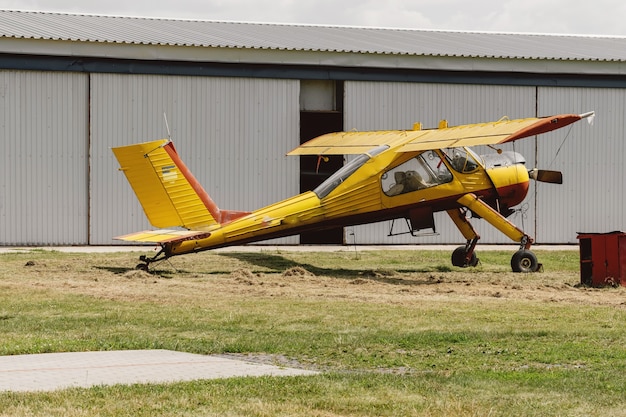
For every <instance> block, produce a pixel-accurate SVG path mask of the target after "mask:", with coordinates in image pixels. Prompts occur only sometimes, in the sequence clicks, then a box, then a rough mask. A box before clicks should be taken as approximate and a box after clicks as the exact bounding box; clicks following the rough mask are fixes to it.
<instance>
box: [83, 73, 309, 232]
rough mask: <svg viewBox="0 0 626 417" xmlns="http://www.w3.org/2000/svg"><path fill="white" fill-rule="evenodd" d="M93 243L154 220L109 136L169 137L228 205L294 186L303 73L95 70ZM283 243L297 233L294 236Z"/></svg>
mask: <svg viewBox="0 0 626 417" xmlns="http://www.w3.org/2000/svg"><path fill="white" fill-rule="evenodd" d="M91 85H92V88H91V95H92V116H91V122H92V143H91V151H92V155H93V158H92V167H91V175H92V180H91V185H92V192H91V202H92V211H91V238H92V240H91V243H92V244H108V243H118V242H116V241H113V240H111V238H112V237H113V236H116V235H120V234H125V233H129V232H133V231H137V230H143V229H149V228H151V227H150V225H149V224H148V223H147V221H146V220H145V218H144V214H143V211H142V209H141V206H140V205H139V203H138V202H137V199H136V198H135V196H134V194H133V193H132V191H131V189H130V187H129V185H128V184H127V183H126V179H125V178H124V176H123V175H122V173H121V172H118V170H117V168H118V166H117V162H116V161H115V159H114V157H113V154H112V153H111V151H110V148H111V147H112V146H118V145H123V144H129V143H138V142H144V141H148V140H153V139H158V138H163V137H167V130H166V127H165V123H164V119H163V114H164V113H166V114H167V120H168V122H169V127H170V130H171V134H172V139H173V141H174V144H175V146H176V148H177V150H178V152H179V154H180V155H181V157H182V159H183V161H185V163H186V164H187V165H188V167H189V168H190V170H191V171H192V172H193V173H194V175H195V176H196V177H197V179H198V180H199V181H200V183H201V184H202V185H203V187H204V188H205V189H206V190H207V192H208V193H209V194H210V195H211V197H212V198H213V199H214V200H215V202H216V203H217V204H218V205H219V206H220V208H223V209H231V210H254V209H257V208H260V207H263V206H265V205H268V204H270V203H273V202H276V201H279V200H281V199H284V198H287V197H290V196H292V195H295V194H297V193H298V190H299V176H298V169H299V160H298V158H288V157H286V156H285V153H286V152H287V151H289V150H291V149H293V148H295V147H296V146H297V145H298V143H299V82H298V81H284V80H271V79H246V78H206V77H176V76H144V75H115V74H93V75H92V84H91ZM280 242H281V243H298V239H297V237H292V238H286V239H282V240H281V241H280Z"/></svg>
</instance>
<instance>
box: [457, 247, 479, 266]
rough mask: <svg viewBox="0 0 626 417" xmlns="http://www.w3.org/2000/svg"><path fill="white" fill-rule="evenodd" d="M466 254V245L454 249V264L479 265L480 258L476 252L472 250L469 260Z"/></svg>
mask: <svg viewBox="0 0 626 417" xmlns="http://www.w3.org/2000/svg"><path fill="white" fill-rule="evenodd" d="M466 256H467V250H466V249H465V246H459V247H458V248H456V249H455V250H454V252H452V265H453V266H458V267H461V268H465V267H468V266H476V265H478V258H477V257H476V253H475V252H472V256H471V257H470V260H469V262H465V257H466Z"/></svg>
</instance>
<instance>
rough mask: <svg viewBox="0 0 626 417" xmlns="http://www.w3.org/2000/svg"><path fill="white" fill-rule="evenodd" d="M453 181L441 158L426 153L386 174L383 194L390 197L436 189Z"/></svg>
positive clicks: (428, 152) (435, 154)
mask: <svg viewBox="0 0 626 417" xmlns="http://www.w3.org/2000/svg"><path fill="white" fill-rule="evenodd" d="M450 181H452V173H450V170H448V167H447V166H446V164H445V163H443V160H442V159H441V156H439V154H438V153H437V152H435V151H426V152H423V153H421V154H419V155H417V156H416V157H415V158H411V159H409V160H408V161H406V162H404V163H403V164H400V165H398V166H397V167H395V168H392V169H390V170H389V171H387V172H385V173H384V174H383V175H382V177H381V186H382V188H383V192H384V193H385V194H386V195H388V196H390V197H391V196H395V195H400V194H405V193H408V192H411V191H416V190H421V189H424V188H430V187H434V186H437V185H440V184H445V183H447V182H450Z"/></svg>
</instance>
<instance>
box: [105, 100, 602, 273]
mask: <svg viewBox="0 0 626 417" xmlns="http://www.w3.org/2000/svg"><path fill="white" fill-rule="evenodd" d="M593 116H594V112H588V113H584V114H580V115H577V114H561V115H556V116H549V117H540V118H526V119H516V120H509V119H507V118H503V119H501V120H499V121H497V122H491V123H478V124H468V125H462V126H454V127H449V126H448V125H447V122H446V121H445V120H442V121H441V122H440V123H439V127H438V128H437V129H422V127H421V125H420V124H419V123H416V124H415V126H414V128H413V130H406V131H404V130H401V131H372V132H355V131H351V132H337V133H329V134H326V135H322V136H320V137H317V138H315V139H312V140H310V141H308V142H306V143H304V144H303V145H301V146H300V147H298V148H296V149H294V150H293V151H291V152H289V153H288V155H318V157H319V158H324V157H325V156H327V155H355V157H353V158H352V159H351V160H350V161H349V162H348V163H346V164H345V165H344V166H343V167H342V168H341V169H339V170H338V171H337V172H335V173H334V174H333V175H332V176H330V177H329V178H328V179H327V180H326V181H324V182H323V183H322V184H321V185H319V186H318V187H317V188H315V189H314V190H312V191H307V192H305V193H302V194H300V195H297V196H295V197H291V198H288V199H286V200H284V201H280V202H277V203H275V204H271V205H269V206H267V207H263V208H261V209H258V210H256V211H252V212H243V211H232V210H222V209H220V208H218V206H217V205H216V204H215V202H214V201H213V200H212V199H211V198H210V197H209V195H208V194H207V192H206V191H205V190H204V189H203V188H202V186H201V185H200V184H199V182H198V181H197V180H196V178H195V177H194V176H193V175H192V173H191V172H190V171H189V169H188V168H187V167H186V166H185V164H184V163H183V162H182V160H181V159H180V157H179V156H178V153H177V152H176V149H175V148H174V144H173V143H172V142H171V140H169V139H161V140H156V141H152V142H145V143H140V144H135V145H129V146H122V147H117V148H113V149H112V150H113V153H114V154H115V157H116V158H117V160H118V162H119V164H120V170H121V171H122V172H124V174H125V175H126V178H127V179H128V181H129V183H130V185H131V187H132V188H133V190H134V192H135V194H136V195H137V198H138V199H139V201H140V203H141V205H142V207H143V209H144V212H145V214H146V216H147V217H148V220H149V221H150V223H151V224H152V225H153V226H154V227H156V228H160V229H159V230H148V231H143V232H137V233H132V234H129V235H125V236H119V237H117V238H116V239H119V240H124V241H133V242H142V243H146V242H151V243H156V244H158V245H159V246H160V251H159V252H158V253H157V254H156V255H155V256H153V257H147V256H142V257H140V260H141V261H142V263H141V264H139V265H138V266H137V268H141V269H145V270H147V269H148V266H149V265H150V264H151V263H153V262H156V261H160V260H163V259H167V258H170V257H172V256H176V255H182V254H186V253H192V252H198V251H203V250H209V249H214V248H220V247H225V246H232V245H241V244H246V243H250V242H256V241H260V240H265V239H271V238H278V237H284V236H289V235H294V234H299V233H302V232H310V231H322V230H324V229H327V228H333V227H338V226H350V225H357V224H365V223H372V222H379V221H383V220H394V219H406V223H407V225H408V229H409V232H411V233H414V232H416V231H419V230H423V229H432V230H433V231H434V230H435V224H434V219H433V213H435V212H439V211H446V212H447V213H448V215H449V216H450V218H451V219H452V221H453V222H454V224H455V225H456V226H457V227H458V229H459V231H460V232H461V234H462V235H463V237H464V238H465V240H466V243H465V245H463V246H460V247H458V248H457V249H455V250H454V252H453V253H452V264H453V265H454V266H458V267H467V266H476V264H477V263H478V259H477V257H476V254H475V252H474V248H475V247H476V243H477V242H478V240H479V239H480V236H479V235H478V234H477V233H476V231H475V230H474V228H473V227H472V225H471V224H470V222H469V221H468V213H469V212H471V214H472V216H473V217H479V218H483V219H485V220H486V221H487V222H489V223H490V224H491V225H493V226H494V227H495V228H496V229H498V230H499V231H500V232H502V233H503V234H505V235H506V236H507V237H509V238H510V239H511V240H513V241H514V242H517V243H519V244H520V249H519V250H518V251H517V252H515V254H514V255H513V257H512V259H511V268H512V269H513V271H515V272H534V271H536V270H537V269H538V268H539V266H540V264H539V263H538V261H537V258H536V256H535V255H534V254H533V252H531V251H530V250H529V249H530V247H531V245H532V243H533V239H532V238H531V237H530V236H528V235H527V234H526V233H524V231H523V230H521V229H520V228H518V227H517V226H515V225H514V224H512V223H511V222H510V221H508V220H507V219H506V217H507V216H508V215H510V214H511V213H512V212H513V211H514V210H512V209H511V208H512V207H514V206H516V205H518V204H519V203H521V202H522V200H523V199H524V198H525V197H526V194H527V192H528V188H529V179H530V178H532V179H535V180H538V181H545V182H551V183H561V182H562V176H561V173H560V172H558V171H545V170H537V169H533V170H530V171H529V170H527V169H526V167H525V166H524V164H525V160H524V158H523V156H522V155H520V154H518V153H516V152H510V151H507V152H501V151H498V153H494V154H489V155H483V156H478V155H477V154H475V153H474V152H473V151H472V150H470V149H469V148H468V147H470V146H477V145H489V146H494V145H498V144H503V143H507V142H512V141H516V140H518V139H522V138H526V137H529V136H535V135H538V134H541V133H546V132H549V131H552V130H555V129H559V128H562V127H564V126H567V125H569V124H571V123H574V122H576V121H578V120H581V119H584V118H589V120H590V121H591V120H592V119H593Z"/></svg>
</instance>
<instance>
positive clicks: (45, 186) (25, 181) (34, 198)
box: [0, 71, 89, 245]
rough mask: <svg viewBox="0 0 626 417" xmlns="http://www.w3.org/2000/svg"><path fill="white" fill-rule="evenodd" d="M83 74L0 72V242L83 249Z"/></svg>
mask: <svg viewBox="0 0 626 417" xmlns="http://www.w3.org/2000/svg"><path fill="white" fill-rule="evenodd" d="M88 109H89V95H88V76H87V75H85V74H77V73H69V72H63V73H59V72H56V73H53V72H21V71H0V135H1V139H0V147H1V149H2V158H3V163H2V178H1V179H0V244H2V245H15V244H31V245H38V244H46V245H62V244H86V243H88V241H87V227H88V198H87V196H88V176H87V173H88V147H87V143H88V140H87V139H88V120H89V118H88Z"/></svg>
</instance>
